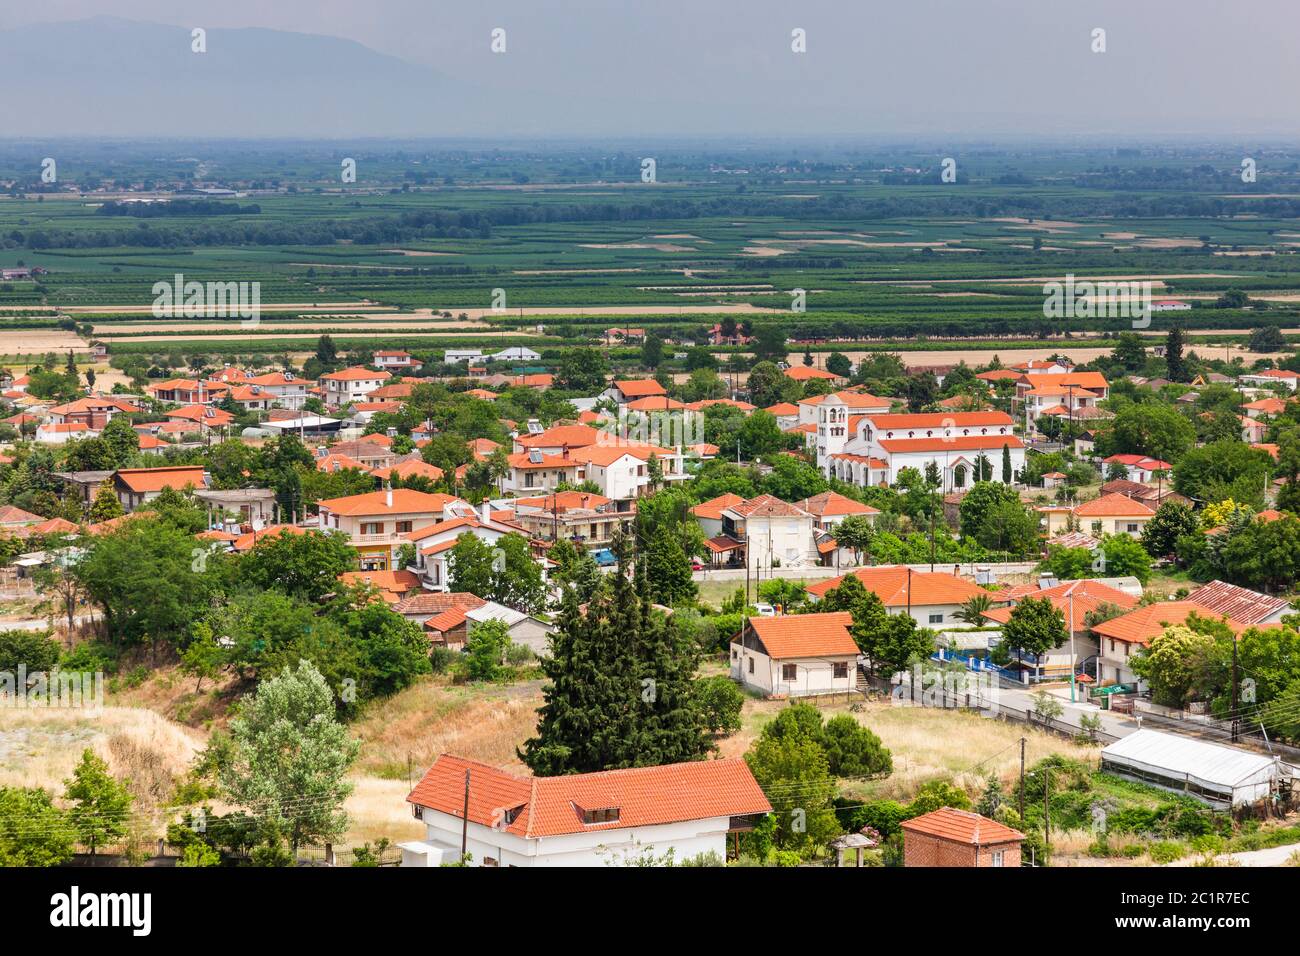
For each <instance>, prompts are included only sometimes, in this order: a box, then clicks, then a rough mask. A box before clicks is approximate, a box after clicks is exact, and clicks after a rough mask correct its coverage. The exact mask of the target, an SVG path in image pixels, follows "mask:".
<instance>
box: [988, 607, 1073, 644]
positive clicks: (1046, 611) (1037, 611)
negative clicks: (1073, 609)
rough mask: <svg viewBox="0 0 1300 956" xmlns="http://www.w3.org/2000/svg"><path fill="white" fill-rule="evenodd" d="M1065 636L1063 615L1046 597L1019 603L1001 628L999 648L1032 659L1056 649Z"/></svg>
mask: <svg viewBox="0 0 1300 956" xmlns="http://www.w3.org/2000/svg"><path fill="white" fill-rule="evenodd" d="M1067 636H1068V635H1067V634H1066V630H1065V615H1064V614H1063V613H1061V611H1060V610H1059V609H1058V608H1056V607H1054V606H1053V605H1052V602H1051V600H1049V599H1048V598H1025V599H1024V600H1022V601H1021V602H1020V603H1019V604H1017V605H1016V606H1015V607H1014V608H1013V609H1012V611H1011V617H1010V619H1009V620H1008V621H1007V624H1006V626H1005V627H1004V628H1003V629H1002V643H1003V646H1005V647H1008V648H1012V649H1014V650H1016V651H1017V652H1019V654H1021V655H1024V654H1032V655H1034V656H1036V657H1037V656H1041V655H1042V654H1044V653H1046V652H1047V651H1050V650H1052V649H1053V648H1055V647H1060V646H1061V644H1062V643H1064V641H1065V639H1066V637H1067Z"/></svg>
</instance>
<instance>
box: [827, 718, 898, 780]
mask: <svg viewBox="0 0 1300 956" xmlns="http://www.w3.org/2000/svg"><path fill="white" fill-rule="evenodd" d="M821 745H822V749H823V750H825V751H826V760H827V766H828V769H829V770H830V772H831V773H832V774H833V775H834V776H836V777H875V776H882V775H886V774H889V773H892V772H893V769H894V761H893V757H892V756H891V755H890V753H889V751H888V750H887V749H886V748H885V745H884V744H882V743H881V742H880V738H879V737H877V736H876V735H875V734H874V733H872V732H871V731H870V730H868V729H867V728H866V727H864V726H862V724H860V723H858V722H857V720H856V719H854V717H853V715H852V714H837V715H836V716H834V717H832V718H831V719H830V720H828V721H826V726H825V727H823V728H822V734H821Z"/></svg>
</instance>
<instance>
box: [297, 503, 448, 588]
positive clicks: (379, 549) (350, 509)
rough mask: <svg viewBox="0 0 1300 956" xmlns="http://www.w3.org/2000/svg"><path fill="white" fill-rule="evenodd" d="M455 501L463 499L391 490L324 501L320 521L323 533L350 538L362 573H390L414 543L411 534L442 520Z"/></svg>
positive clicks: (319, 506)
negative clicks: (402, 552)
mask: <svg viewBox="0 0 1300 956" xmlns="http://www.w3.org/2000/svg"><path fill="white" fill-rule="evenodd" d="M451 502H460V499H459V498H454V497H452V496H451V495H432V494H426V493H424V492H422V491H413V490H411V489H410V488H396V489H394V488H387V489H385V490H383V491H371V492H367V493H366V494H361V495H349V496H347V497H344V498H329V499H326V500H325V501H321V502H320V503H319V504H318V508H319V510H320V514H319V516H318V520H319V526H320V529H321V530H322V531H341V532H342V533H344V534H346V535H347V536H348V541H349V542H350V543H351V545H352V547H354V548H355V549H356V551H357V562H358V566H359V568H360V569H361V570H362V571H388V570H392V569H393V567H394V563H395V561H396V559H397V553H398V551H399V550H400V549H401V547H402V545H404V544H409V543H410V540H411V539H410V537H409V535H410V533H411V532H412V531H415V530H417V529H420V528H426V527H428V526H429V525H433V524H437V523H438V522H440V521H442V520H443V519H444V513H445V511H446V508H447V505H448V504H449V503H451ZM462 503H463V502H462Z"/></svg>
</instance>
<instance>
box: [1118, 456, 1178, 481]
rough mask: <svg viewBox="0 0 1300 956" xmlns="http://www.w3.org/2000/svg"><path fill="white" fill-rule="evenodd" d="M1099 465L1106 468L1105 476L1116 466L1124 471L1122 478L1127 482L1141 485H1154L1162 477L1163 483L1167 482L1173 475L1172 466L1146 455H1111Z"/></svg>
mask: <svg viewBox="0 0 1300 956" xmlns="http://www.w3.org/2000/svg"><path fill="white" fill-rule="evenodd" d="M1101 463H1102V464H1103V465H1105V466H1106V474H1107V476H1109V475H1110V471H1111V469H1112V468H1115V467H1116V466H1119V467H1122V468H1123V469H1124V478H1125V479H1127V480H1128V481H1136V482H1139V483H1141V484H1144V485H1145V484H1147V483H1148V482H1150V483H1155V482H1156V481H1157V479H1159V478H1160V477H1161V476H1162V475H1163V478H1164V480H1165V481H1168V480H1169V479H1170V477H1171V476H1172V474H1173V470H1174V466H1173V465H1171V464H1169V462H1167V461H1161V460H1160V459H1159V458H1149V457H1147V456H1146V455H1111V456H1110V457H1109V458H1103V459H1102V460H1101Z"/></svg>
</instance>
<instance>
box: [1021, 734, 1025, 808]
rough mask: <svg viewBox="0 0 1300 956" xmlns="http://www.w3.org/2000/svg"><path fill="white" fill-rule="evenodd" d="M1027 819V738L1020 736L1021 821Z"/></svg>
mask: <svg viewBox="0 0 1300 956" xmlns="http://www.w3.org/2000/svg"><path fill="white" fill-rule="evenodd" d="M1024 821H1025V738H1024V737H1021V738H1020V822H1021V823H1022V824H1023V823H1024Z"/></svg>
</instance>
